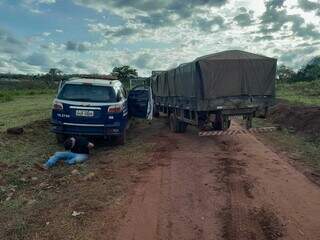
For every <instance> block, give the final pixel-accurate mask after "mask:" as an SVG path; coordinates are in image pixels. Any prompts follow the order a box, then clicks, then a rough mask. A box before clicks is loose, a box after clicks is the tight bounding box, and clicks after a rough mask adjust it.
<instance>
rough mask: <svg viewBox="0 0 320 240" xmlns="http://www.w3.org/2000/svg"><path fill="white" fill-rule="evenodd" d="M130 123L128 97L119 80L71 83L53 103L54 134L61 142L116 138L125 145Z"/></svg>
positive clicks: (78, 80)
mask: <svg viewBox="0 0 320 240" xmlns="http://www.w3.org/2000/svg"><path fill="white" fill-rule="evenodd" d="M127 122H128V104H127V93H126V90H125V89H124V87H123V85H122V83H121V82H120V81H118V80H105V79H103V80H102V79H84V78H75V79H70V80H68V81H66V82H65V83H63V84H61V86H60V88H59V91H58V94H57V96H56V98H55V99H54V101H53V107H52V119H51V123H52V131H53V132H54V133H56V135H57V139H58V141H60V142H61V141H63V140H64V139H65V138H66V137H67V136H74V135H85V136H102V137H104V138H109V137H113V138H115V139H116V142H117V143H118V144H124V143H125V139H126V128H127Z"/></svg>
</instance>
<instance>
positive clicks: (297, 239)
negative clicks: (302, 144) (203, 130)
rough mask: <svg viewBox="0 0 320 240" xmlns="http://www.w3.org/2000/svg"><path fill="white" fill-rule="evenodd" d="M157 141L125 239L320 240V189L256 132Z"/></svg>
mask: <svg viewBox="0 0 320 240" xmlns="http://www.w3.org/2000/svg"><path fill="white" fill-rule="evenodd" d="M232 127H233V128H239V126H238V125H236V124H234V125H233V126H232ZM158 138H159V144H162V143H163V144H162V145H161V146H160V148H159V151H158V152H156V153H155V154H154V161H157V163H158V164H157V166H156V167H155V168H153V169H152V170H150V171H149V172H148V173H147V174H146V175H145V176H144V177H143V178H142V180H141V182H139V183H138V184H137V187H136V189H135V191H134V194H133V195H132V196H130V204H129V206H128V211H127V214H126V216H125V217H124V219H123V220H122V223H121V224H120V230H119V232H118V235H117V239H118V240H133V239H135V240H152V239H161V240H164V239H172V240H175V239H182V240H189V239H190V240H191V239H204V240H206V239H210V240H211V239H212V240H219V239H227V240H237V239H241V240H253V239H259V240H260V239H262V240H263V239H266V240H269V239H270V240H274V239H294V240H301V239H303V240H307V239H310V240H318V239H320V188H319V187H318V186H316V185H314V184H313V183H311V182H310V181H309V180H308V179H307V178H306V177H305V176H304V175H303V174H301V173H300V172H298V171H297V170H296V169H295V168H294V167H292V166H291V165H290V164H289V163H288V161H287V160H286V159H283V158H281V157H279V156H278V155H277V154H276V153H275V152H273V151H272V150H270V148H268V147H267V146H265V145H264V144H262V143H261V142H260V141H258V140H257V139H256V138H255V137H254V136H253V135H250V134H247V135H237V136H216V137H202V138H201V137H198V136H197V134H196V131H195V130H193V129H189V130H188V131H187V133H185V134H173V133H170V132H169V131H164V132H163V133H162V135H161V136H158Z"/></svg>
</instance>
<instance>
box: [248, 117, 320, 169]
mask: <svg viewBox="0 0 320 240" xmlns="http://www.w3.org/2000/svg"><path fill="white" fill-rule="evenodd" d="M253 125H254V127H261V126H273V124H272V123H271V122H270V121H268V120H266V119H259V118H255V119H254V122H253ZM260 140H262V141H264V142H266V143H267V144H268V145H271V146H273V147H274V148H275V149H277V150H278V151H280V152H282V151H283V152H286V153H287V155H289V156H290V157H291V158H292V160H294V161H295V162H297V163H299V164H302V165H304V166H307V167H310V168H311V169H313V170H314V171H316V172H318V171H320V159H319V154H320V139H315V138H310V137H306V136H301V135H297V134H295V133H292V132H290V131H289V130H287V129H282V130H281V131H274V132H270V133H264V134H263V135H262V136H261V139H260Z"/></svg>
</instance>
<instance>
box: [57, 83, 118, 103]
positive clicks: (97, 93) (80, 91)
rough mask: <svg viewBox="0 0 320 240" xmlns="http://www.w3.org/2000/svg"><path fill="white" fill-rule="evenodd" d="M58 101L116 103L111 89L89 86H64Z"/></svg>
mask: <svg viewBox="0 0 320 240" xmlns="http://www.w3.org/2000/svg"><path fill="white" fill-rule="evenodd" d="M58 99H61V100H70V101H82V102H116V94H115V91H114V89H113V88H112V87H108V86H97V85H89V84H66V85H65V86H64V87H63V88H62V90H61V92H60V93H59V95H58Z"/></svg>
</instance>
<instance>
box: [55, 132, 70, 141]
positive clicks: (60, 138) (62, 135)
mask: <svg viewBox="0 0 320 240" xmlns="http://www.w3.org/2000/svg"><path fill="white" fill-rule="evenodd" d="M56 139H57V142H58V143H64V141H65V140H66V139H67V136H66V135H65V134H61V133H57V134H56Z"/></svg>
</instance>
